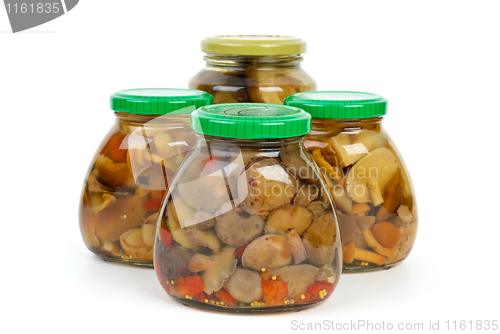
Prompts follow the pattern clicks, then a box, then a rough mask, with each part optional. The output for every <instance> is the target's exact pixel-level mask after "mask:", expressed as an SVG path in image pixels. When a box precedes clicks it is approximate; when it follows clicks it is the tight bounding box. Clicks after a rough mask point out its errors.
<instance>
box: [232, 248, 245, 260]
mask: <svg viewBox="0 0 500 334" xmlns="http://www.w3.org/2000/svg"><path fill="white" fill-rule="evenodd" d="M247 246H248V245H245V246H241V247H240V248H238V249H237V250H236V251H235V252H234V255H235V256H236V257H237V258H238V260H241V256H242V255H243V252H244V251H245V248H247Z"/></svg>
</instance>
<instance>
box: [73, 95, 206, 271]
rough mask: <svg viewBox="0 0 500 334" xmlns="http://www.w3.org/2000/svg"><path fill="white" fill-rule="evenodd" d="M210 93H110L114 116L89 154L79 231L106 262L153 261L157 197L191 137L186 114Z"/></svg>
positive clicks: (145, 263)
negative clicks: (107, 129) (104, 133)
mask: <svg viewBox="0 0 500 334" xmlns="http://www.w3.org/2000/svg"><path fill="white" fill-rule="evenodd" d="M212 100H213V98H212V96H210V95H209V94H207V93H206V92H202V91H197V90H190V89H130V90H123V91H119V92H117V93H115V94H114V95H112V96H111V109H112V110H114V111H115V115H116V122H115V124H114V125H113V126H112V127H111V130H110V131H109V132H108V134H107V135H106V136H105V138H104V140H103V141H102V143H101V145H100V146H99V148H98V149H97V152H96V154H95V156H94V158H93V159H92V162H91V164H90V168H89V170H88V172H87V175H86V176H85V183H84V186H83V191H82V197H81V200H80V212H79V218H80V219H79V220H80V230H81V233H82V236H83V240H84V242H85V244H86V245H87V247H88V248H89V249H90V250H91V251H92V252H94V253H96V254H97V255H99V256H100V257H101V258H103V259H104V260H106V261H113V262H122V263H129V264H135V265H145V266H152V265H153V242H154V238H155V231H156V222H157V218H158V210H159V208H160V204H161V201H162V199H163V196H164V195H165V192H166V191H167V189H168V185H169V184H170V181H171V179H172V177H173V175H174V173H175V172H176V171H177V167H178V166H179V165H180V163H181V162H182V160H183V158H184V156H185V155H186V153H187V152H188V151H189V150H190V149H191V148H192V146H193V145H194V143H195V142H196V135H195V133H194V132H193V130H192V129H191V127H190V126H189V114H190V113H191V112H192V111H194V110H196V108H198V107H201V106H204V105H207V104H211V102H212Z"/></svg>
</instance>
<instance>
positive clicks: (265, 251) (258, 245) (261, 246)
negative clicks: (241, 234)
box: [241, 234, 292, 271]
mask: <svg viewBox="0 0 500 334" xmlns="http://www.w3.org/2000/svg"><path fill="white" fill-rule="evenodd" d="M241 262H242V264H243V267H244V268H247V269H252V270H256V271H260V270H261V269H262V268H266V269H273V268H278V267H282V266H287V265H289V264H291V263H292V256H291V254H290V252H289V251H288V244H287V242H286V238H285V237H284V236H282V235H277V234H265V235H263V236H261V237H258V238H257V239H254V240H253V241H252V242H251V243H250V244H248V246H247V248H245V251H244V252H243V255H242V256H241Z"/></svg>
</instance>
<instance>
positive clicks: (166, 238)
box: [160, 227, 172, 248]
mask: <svg viewBox="0 0 500 334" xmlns="http://www.w3.org/2000/svg"><path fill="white" fill-rule="evenodd" d="M160 237H161V240H162V241H163V243H164V244H165V246H167V248H170V247H172V233H170V232H169V231H168V230H166V229H164V228H163V227H162V228H160Z"/></svg>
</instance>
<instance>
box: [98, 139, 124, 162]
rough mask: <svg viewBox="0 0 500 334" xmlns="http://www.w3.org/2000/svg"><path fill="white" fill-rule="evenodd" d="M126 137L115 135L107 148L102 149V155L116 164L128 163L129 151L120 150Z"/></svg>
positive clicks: (107, 144)
mask: <svg viewBox="0 0 500 334" xmlns="http://www.w3.org/2000/svg"><path fill="white" fill-rule="evenodd" d="M126 136H127V135H126V134H124V133H115V134H114V135H112V136H111V138H110V139H109V140H108V142H107V143H106V146H104V148H103V149H102V151H101V154H104V155H105V156H107V157H108V158H110V159H111V160H113V161H114V162H127V150H126V149H121V148H120V146H121V145H122V143H123V142H124V141H125V137H126Z"/></svg>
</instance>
